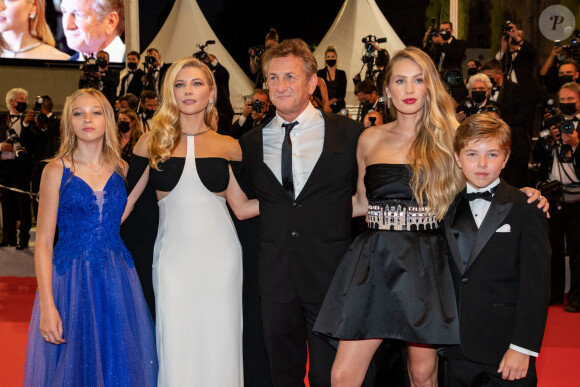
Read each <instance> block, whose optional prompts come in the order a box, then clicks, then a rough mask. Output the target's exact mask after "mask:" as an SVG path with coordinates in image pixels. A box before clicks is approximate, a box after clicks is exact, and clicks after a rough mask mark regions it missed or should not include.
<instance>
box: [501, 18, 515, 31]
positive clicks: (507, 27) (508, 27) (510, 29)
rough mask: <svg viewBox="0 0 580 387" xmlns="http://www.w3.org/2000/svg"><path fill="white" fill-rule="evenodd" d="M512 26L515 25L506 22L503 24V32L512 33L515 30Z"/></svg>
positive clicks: (508, 21)
mask: <svg viewBox="0 0 580 387" xmlns="http://www.w3.org/2000/svg"><path fill="white" fill-rule="evenodd" d="M511 24H513V23H512V22H511V21H510V20H506V21H505V22H504V23H503V32H511V31H512V30H513V26H511Z"/></svg>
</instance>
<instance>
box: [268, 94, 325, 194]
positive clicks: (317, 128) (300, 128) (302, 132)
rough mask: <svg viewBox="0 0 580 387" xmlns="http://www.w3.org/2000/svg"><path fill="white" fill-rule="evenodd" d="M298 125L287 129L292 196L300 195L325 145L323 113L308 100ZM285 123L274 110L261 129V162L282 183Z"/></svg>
mask: <svg viewBox="0 0 580 387" xmlns="http://www.w3.org/2000/svg"><path fill="white" fill-rule="evenodd" d="M295 121H297V122H298V125H296V126H294V128H293V129H292V131H291V132H290V140H291V141H292V178H293V181H294V192H295V197H298V195H300V192H301V191H302V188H304V185H305V184H306V181H307V180H308V178H309V177H310V174H311V173H312V170H313V169H314V166H315V165H316V162H317V161H318V158H319V157H320V154H321V153H322V147H323V145H324V118H323V117H322V113H321V112H320V111H319V110H317V109H316V108H314V106H312V104H310V103H309V104H308V106H307V107H306V109H304V111H303V112H302V113H300V115H299V116H298V117H296V120H295ZM284 123H287V122H286V121H284V119H283V118H282V117H280V116H279V115H278V113H276V117H274V119H273V120H272V121H270V122H268V124H267V125H266V126H264V129H263V130H262V140H263V142H264V162H265V163H266V165H267V166H268V167H269V168H270V169H271V170H272V172H273V173H274V176H276V179H278V181H279V182H280V184H282V142H283V141H284V134H285V129H284V128H283V127H282V124H284Z"/></svg>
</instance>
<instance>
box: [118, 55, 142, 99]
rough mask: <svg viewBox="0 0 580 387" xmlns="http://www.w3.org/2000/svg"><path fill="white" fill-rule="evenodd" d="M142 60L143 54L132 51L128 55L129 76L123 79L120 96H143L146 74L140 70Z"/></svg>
mask: <svg viewBox="0 0 580 387" xmlns="http://www.w3.org/2000/svg"><path fill="white" fill-rule="evenodd" d="M140 60H141V54H139V53H138V52H137V51H131V52H130V53H128V54H127V74H126V75H125V76H124V77H123V78H121V90H120V91H119V96H121V95H125V94H127V93H131V94H133V95H136V96H137V98H139V96H140V95H141V91H143V81H144V80H145V72H144V71H143V70H141V69H140V68H139V62H140Z"/></svg>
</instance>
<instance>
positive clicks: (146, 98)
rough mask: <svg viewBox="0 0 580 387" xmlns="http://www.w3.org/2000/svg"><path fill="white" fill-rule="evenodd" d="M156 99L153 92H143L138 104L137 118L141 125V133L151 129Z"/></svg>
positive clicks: (156, 104)
mask: <svg viewBox="0 0 580 387" xmlns="http://www.w3.org/2000/svg"><path fill="white" fill-rule="evenodd" d="M157 106H158V99H157V94H155V92H154V91H150V90H143V92H142V93H141V98H140V104H139V110H140V113H139V118H141V123H142V124H143V133H146V132H148V131H150V130H151V129H152V128H153V115H154V114H155V112H156V111H157Z"/></svg>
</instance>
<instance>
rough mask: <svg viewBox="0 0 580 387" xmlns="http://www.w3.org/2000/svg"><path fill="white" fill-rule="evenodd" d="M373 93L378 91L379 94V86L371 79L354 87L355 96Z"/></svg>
mask: <svg viewBox="0 0 580 387" xmlns="http://www.w3.org/2000/svg"><path fill="white" fill-rule="evenodd" d="M373 91H376V92H377V93H378V92H379V89H377V85H375V83H374V82H373V81H371V80H370V79H365V80H364V81H362V82H359V83H357V84H356V86H355V87H354V93H355V94H358V93H364V94H372V92H373Z"/></svg>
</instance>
